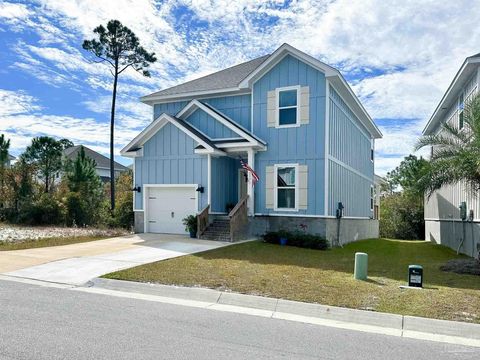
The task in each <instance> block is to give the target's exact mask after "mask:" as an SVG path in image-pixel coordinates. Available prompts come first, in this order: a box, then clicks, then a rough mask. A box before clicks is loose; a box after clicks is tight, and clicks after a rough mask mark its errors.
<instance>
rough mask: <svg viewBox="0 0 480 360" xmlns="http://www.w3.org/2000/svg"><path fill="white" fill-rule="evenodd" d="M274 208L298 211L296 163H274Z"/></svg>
mask: <svg viewBox="0 0 480 360" xmlns="http://www.w3.org/2000/svg"><path fill="white" fill-rule="evenodd" d="M275 210H279V211H298V164H279V165H275Z"/></svg>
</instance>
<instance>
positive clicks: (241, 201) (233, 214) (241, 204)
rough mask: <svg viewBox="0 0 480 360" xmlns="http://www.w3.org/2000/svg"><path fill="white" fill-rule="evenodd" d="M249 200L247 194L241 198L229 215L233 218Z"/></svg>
mask: <svg viewBox="0 0 480 360" xmlns="http://www.w3.org/2000/svg"><path fill="white" fill-rule="evenodd" d="M247 200H248V195H245V196H244V197H243V198H241V199H240V201H239V202H238V203H237V205H235V207H234V208H233V209H232V211H230V213H229V214H228V217H229V218H230V219H231V218H232V217H233V216H235V214H236V213H237V212H238V211H239V209H240V208H241V207H242V206H243V204H245V203H246V202H247Z"/></svg>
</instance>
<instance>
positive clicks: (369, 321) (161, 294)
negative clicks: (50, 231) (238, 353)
mask: <svg viewBox="0 0 480 360" xmlns="http://www.w3.org/2000/svg"><path fill="white" fill-rule="evenodd" d="M86 286H88V287H77V288H75V289H74V290H77V291H84V292H90V293H97V294H104V295H110V296H118V297H131V298H136V299H143V300H147V301H157V302H163V303H171V304H178V305H184V306H191V307H201V308H208V309H211V310H218V311H230V312H236V313H242V314H250V315H254V316H263V317H270V318H274V319H283V320H290V321H297V322H303V323H310V324H316V325H324V326H330V327H336V328H342V329H351V330H358V331H365V332H371V333H379V334H386V335H393V336H401V337H407V338H413V339H421V340H430V341H439V342H445V343H452V344H459V345H467V346H474V347H480V325H479V324H471V323H464V322H455V321H445V320H436V319H428V318H420V317H415V316H403V315H396V314H388V313H379V312H371V311H365V310H355V309H347V308H340V307H335V306H325V305H320V304H311V303H302V302H297V301H289V300H282V299H274V298H266V297H261V296H252V295H244V294H238V293H229V292H222V291H217V290H212V289H205V288H189V287H177V286H167V285H157V284H143V283H137V282H129V281H120V280H111V279H94V280H93V281H91V282H90V283H89V284H87V285H86Z"/></svg>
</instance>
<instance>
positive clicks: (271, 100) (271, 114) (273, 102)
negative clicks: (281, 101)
mask: <svg viewBox="0 0 480 360" xmlns="http://www.w3.org/2000/svg"><path fill="white" fill-rule="evenodd" d="M276 115H277V92H276V91H275V90H272V91H269V92H268V93H267V126H268V127H275V123H276V121H275V119H276Z"/></svg>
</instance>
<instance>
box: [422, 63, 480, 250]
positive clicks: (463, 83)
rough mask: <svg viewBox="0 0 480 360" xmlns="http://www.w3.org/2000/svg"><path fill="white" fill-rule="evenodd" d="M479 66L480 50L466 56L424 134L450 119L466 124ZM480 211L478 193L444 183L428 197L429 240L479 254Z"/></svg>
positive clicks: (479, 80)
mask: <svg viewBox="0 0 480 360" xmlns="http://www.w3.org/2000/svg"><path fill="white" fill-rule="evenodd" d="M479 68H480V54H477V55H474V56H470V57H468V58H466V59H465V61H464V62H463V64H462V66H461V67H460V70H459V71H458V72H457V74H456V75H455V78H454V79H453V81H452V83H451V84H450V86H449V87H448V89H447V91H446V92H445V95H443V98H442V100H441V101H440V103H439V104H438V105H437V108H436V109H435V112H434V113H433V115H432V117H431V118H430V120H429V121H428V123H427V126H426V127H425V129H424V130H423V134H424V135H434V134H438V133H439V132H441V131H442V125H443V124H445V123H446V122H448V123H450V124H451V125H453V126H455V127H457V128H459V129H463V128H464V121H463V111H464V104H465V103H468V101H469V100H470V99H472V98H473V96H474V95H475V94H476V93H477V91H478V87H479V84H480V69H479ZM433 151H434V150H432V152H433ZM463 203H464V204H465V207H466V211H465V215H466V219H463V220H462V218H461V211H460V205H462V204H463ZM479 213H480V199H479V198H478V194H473V193H471V191H469V190H468V189H467V188H466V187H465V185H464V184H461V183H459V184H457V185H455V186H444V187H442V188H441V189H440V190H438V191H436V192H435V193H434V194H433V195H432V196H431V197H430V198H427V199H425V240H430V241H433V242H436V243H438V244H442V245H446V246H449V247H451V248H452V249H455V250H457V251H459V252H461V253H464V254H467V255H470V256H476V254H478V252H479V251H480V240H479V239H480V224H479V223H480V216H479Z"/></svg>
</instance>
